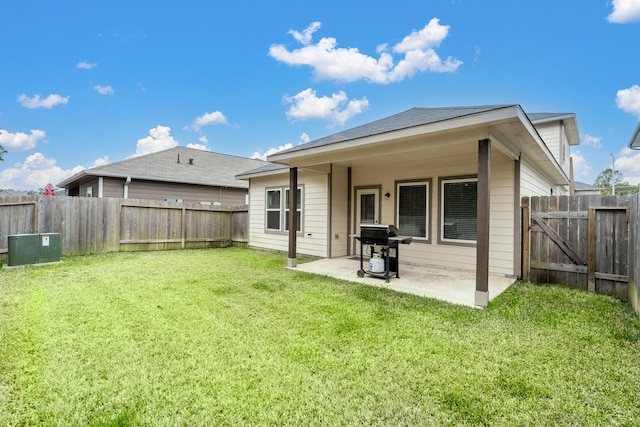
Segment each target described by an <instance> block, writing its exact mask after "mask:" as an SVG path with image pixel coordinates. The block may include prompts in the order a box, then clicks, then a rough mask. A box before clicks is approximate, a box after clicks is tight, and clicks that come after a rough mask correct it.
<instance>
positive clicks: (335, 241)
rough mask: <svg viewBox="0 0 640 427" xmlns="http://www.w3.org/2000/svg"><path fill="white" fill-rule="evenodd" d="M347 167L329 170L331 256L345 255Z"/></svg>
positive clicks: (336, 167)
mask: <svg viewBox="0 0 640 427" xmlns="http://www.w3.org/2000/svg"><path fill="white" fill-rule="evenodd" d="M347 173H348V169H347V168H346V167H344V166H333V168H332V171H331V208H332V210H333V215H332V217H331V232H330V233H329V239H330V241H331V256H332V257H341V256H346V255H347V241H348V240H349V230H348V229H347V212H349V206H348V201H349V200H348V196H349V188H348V182H347V180H348V178H347V176H348V175H347Z"/></svg>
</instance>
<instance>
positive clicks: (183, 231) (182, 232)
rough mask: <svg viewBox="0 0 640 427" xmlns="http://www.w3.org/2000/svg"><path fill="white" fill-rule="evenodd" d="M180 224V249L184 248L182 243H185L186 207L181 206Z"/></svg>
mask: <svg viewBox="0 0 640 427" xmlns="http://www.w3.org/2000/svg"><path fill="white" fill-rule="evenodd" d="M181 221H182V224H181V225H180V228H181V230H180V237H181V241H180V249H184V245H185V240H186V236H185V235H186V228H187V208H185V207H183V208H182V218H181Z"/></svg>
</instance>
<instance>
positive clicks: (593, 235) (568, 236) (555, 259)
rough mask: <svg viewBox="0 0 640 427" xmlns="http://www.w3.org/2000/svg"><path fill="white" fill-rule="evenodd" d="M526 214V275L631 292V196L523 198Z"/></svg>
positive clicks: (539, 280)
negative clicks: (629, 286)
mask: <svg viewBox="0 0 640 427" xmlns="http://www.w3.org/2000/svg"><path fill="white" fill-rule="evenodd" d="M522 219H523V225H524V226H523V236H522V275H523V278H524V279H526V280H530V281H531V282H535V283H557V284H562V285H566V286H570V287H574V288H581V289H586V290H589V291H592V292H600V293H605V294H609V295H618V296H621V297H625V298H626V297H627V295H628V284H629V198H628V197H624V196H623V197H615V196H551V197H532V198H528V197H524V198H523V199H522Z"/></svg>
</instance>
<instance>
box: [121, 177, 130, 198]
mask: <svg viewBox="0 0 640 427" xmlns="http://www.w3.org/2000/svg"><path fill="white" fill-rule="evenodd" d="M129 184H131V177H130V176H128V177H127V180H126V181H125V182H124V194H123V197H124V198H125V199H128V198H129Z"/></svg>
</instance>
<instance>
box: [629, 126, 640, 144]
mask: <svg viewBox="0 0 640 427" xmlns="http://www.w3.org/2000/svg"><path fill="white" fill-rule="evenodd" d="M629 148H631V149H632V150H640V123H638V126H637V127H636V131H635V132H634V133H633V136H632V137H631V142H629Z"/></svg>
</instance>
